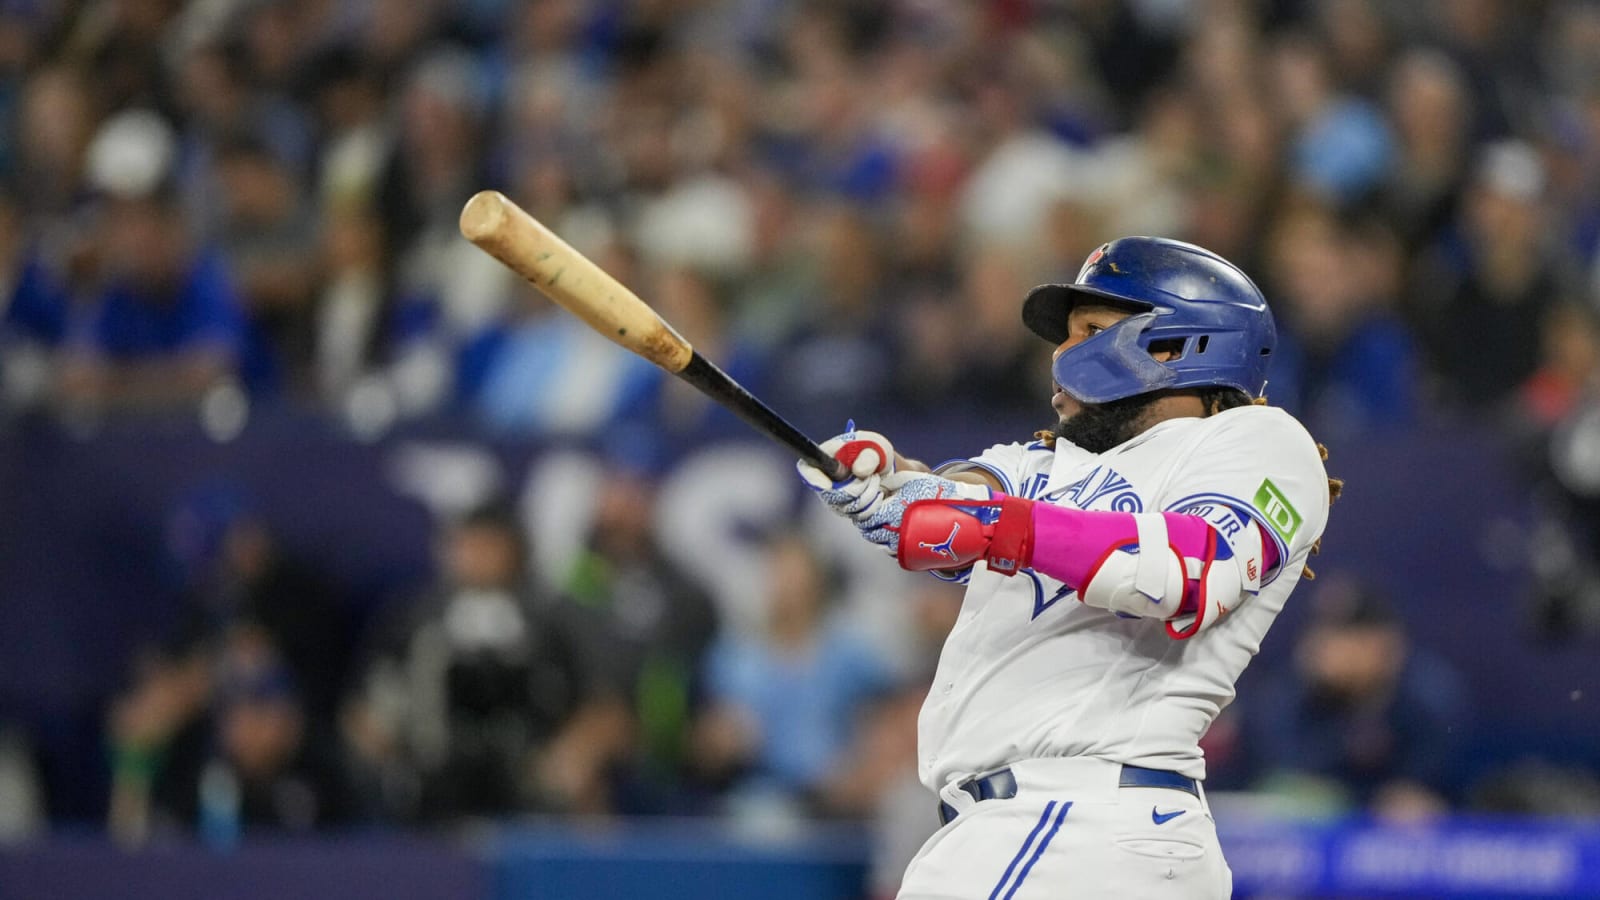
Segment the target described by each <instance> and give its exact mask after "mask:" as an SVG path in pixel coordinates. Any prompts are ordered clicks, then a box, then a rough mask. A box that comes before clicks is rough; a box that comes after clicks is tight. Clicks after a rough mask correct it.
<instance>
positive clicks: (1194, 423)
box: [918, 406, 1328, 791]
mask: <svg viewBox="0 0 1600 900" xmlns="http://www.w3.org/2000/svg"><path fill="white" fill-rule="evenodd" d="M972 469H981V470H983V471H986V472H988V473H990V474H991V475H993V476H994V477H995V478H996V479H998V480H999V482H1000V484H1001V486H1002V487H1001V490H1003V491H1004V492H1005V493H1007V494H1011V495H1013V496H1020V497H1028V498H1031V499H1034V500H1040V501H1045V502H1049V503H1054V504H1057V505H1059V506H1067V507H1073V508H1076V509H1086V510H1116V511H1121V512H1134V513H1137V512H1179V513H1190V514H1194V515H1200V516H1204V517H1205V518H1206V520H1207V521H1208V522H1210V523H1211V524H1212V525H1213V526H1214V527H1215V528H1216V529H1217V530H1218V532H1219V533H1220V534H1221V535H1222V536H1223V537H1224V538H1226V539H1228V540H1229V543H1230V544H1234V546H1235V547H1236V548H1237V547H1238V545H1237V543H1235V541H1236V538H1237V536H1238V535H1240V534H1243V533H1245V532H1244V529H1245V528H1248V527H1250V522H1249V520H1250V519H1253V520H1255V521H1257V522H1259V523H1261V524H1262V525H1263V526H1265V527H1264V528H1263V531H1264V532H1265V533H1266V534H1267V535H1268V536H1269V537H1270V539H1272V540H1273V541H1275V542H1276V543H1277V545H1278V559H1279V560H1280V564H1279V566H1278V568H1277V570H1276V571H1272V572H1265V573H1262V586H1261V590H1260V592H1259V593H1258V594H1257V595H1256V596H1253V597H1249V598H1247V599H1245V600H1244V601H1243V602H1241V603H1239V604H1238V605H1237V607H1236V608H1234V609H1232V610H1231V611H1230V612H1229V613H1228V614H1227V615H1226V616H1224V617H1222V619H1221V620H1219V621H1218V622H1217V623H1216V624H1215V625H1214V626H1213V627H1211V628H1209V629H1207V630H1205V631H1203V632H1201V633H1200V634H1197V635H1195V636H1194V637H1192V638H1189V639H1187V640H1174V639H1172V638H1170V637H1168V636H1167V633H1166V630H1165V628H1164V623H1163V622H1161V621H1158V620H1155V619H1132V618H1119V617H1118V616H1117V615H1115V614H1113V613H1111V612H1107V611H1105V610H1101V609H1096V608H1093V607H1089V606H1085V605H1083V604H1082V603H1079V602H1078V599H1077V595H1076V594H1075V593H1074V592H1073V591H1071V590H1070V589H1068V588H1067V587H1066V586H1065V585H1063V584H1062V583H1061V582H1059V581H1057V580H1055V579H1053V578H1050V577H1048V576H1044V575H1039V574H1037V573H1035V572H1032V571H1027V570H1025V571H1022V572H1019V573H1017V575H1015V576H1014V577H1011V578H1006V577H1003V576H1001V575H998V574H996V573H993V572H990V571H988V569H987V568H986V566H985V564H984V563H982V562H979V563H977V564H976V565H975V566H974V568H973V569H972V573H971V576H970V581H969V583H968V588H967V593H966V598H965V600H964V601H963V603H962V609H961V615H960V617H959V618H958V620H957V622H956V625H955V627H954V629H952V630H951V632H950V635H949V637H948V638H947V639H946V641H945V645H944V650H943V652H942V653H941V654H940V657H939V667H938V671H937V673H936V675H935V677H934V683H933V686H932V688H931V689H930V690H929V692H928V698H927V700H926V701H925V702H924V704H923V707H922V714H921V717H920V719H919V722H918V747H919V753H920V757H921V759H920V763H921V765H920V774H921V778H922V782H923V783H924V784H925V785H927V786H928V787H929V788H931V789H933V790H935V791H937V790H938V789H939V788H940V787H942V786H943V785H945V784H947V783H949V782H950V781H952V780H954V779H960V778H964V777H966V776H969V775H973V774H978V773H984V772H988V771H991V770H994V769H997V768H1000V767H1002V766H1005V765H1009V764H1011V763H1015V762H1018V761H1020V760H1024V759H1035V758H1048V757H1060V756H1088V757H1098V758H1101V759H1106V760H1111V761H1114V762H1119V763H1126V764H1132V765H1138V766H1145V767H1148V768H1153V769H1167V770H1170V771H1174V772H1180V773H1182V774H1184V775H1186V776H1189V777H1191V778H1204V777H1205V760H1204V758H1203V757H1202V755H1201V752H1200V746H1199V741H1200V738H1201V736H1202V735H1204V734H1205V732H1206V729H1207V728H1208V727H1210V725H1211V722H1212V720H1213V719H1215V718H1216V716H1217V713H1219V712H1220V711H1221V710H1222V708H1223V707H1225V706H1227V705H1228V703H1229V702H1230V701H1231V700H1232V699H1233V696H1234V682H1235V681H1236V680H1237V679H1238V677H1239V674H1240V673H1241V672H1243V671H1244V667H1245V665H1246V664H1248V663H1249V661H1250V658H1251V657H1252V656H1254V655H1255V653H1256V651H1257V650H1258V649H1259V648H1260V646H1261V639H1262V637H1263V636H1265V635H1266V633H1267V629H1268V628H1269V627H1270V626H1271V625H1272V622H1273V620H1274V619H1275V618H1277V615H1278V612H1279V611H1280V610H1282V609H1283V604H1284V601H1285V600H1286V599H1288V596H1289V592H1290V591H1291V590H1293V589H1294V585H1295V583H1296V582H1298V581H1299V580H1300V575H1301V573H1302V572H1303V571H1304V568H1305V563H1306V557H1307V556H1308V555H1309V553H1310V552H1311V546H1312V544H1313V543H1314V542H1315V541H1316V540H1317V538H1318V537H1320V536H1321V534H1322V530H1323V527H1324V525H1325V524H1326V523H1327V518H1328V481H1327V473H1326V471H1325V470H1324V468H1323V465H1322V459H1321V457H1320V455H1319V453H1318V451H1317V447H1316V442H1315V441H1313V440H1312V438H1311V436H1310V435H1309V434H1307V432H1306V430H1305V428H1304V427H1303V426H1301V425H1300V423H1299V422H1297V421H1296V420H1295V419H1294V418H1293V417H1292V416H1290V415H1289V414H1287V413H1285V412H1283V411H1282V410H1279V409H1274V408H1271V407H1263V406H1246V407H1241V408H1238V409H1231V410H1227V411H1224V412H1221V413H1218V414H1217V415H1214V416H1210V417H1207V418H1179V419H1170V420H1167V421H1164V422H1161V423H1159V424H1157V425H1156V426H1154V427H1152V428H1150V429H1149V430H1147V431H1145V432H1144V433H1142V434H1140V435H1138V436H1137V437H1135V438H1133V439H1132V440H1129V441H1127V442H1126V443H1123V444H1121V445H1120V446H1117V447H1114V448H1112V449H1111V450H1108V451H1106V452H1105V453H1102V454H1093V453H1089V452H1087V451H1085V450H1082V449H1081V448H1078V447H1076V446H1074V445H1072V444H1070V443H1068V442H1067V441H1064V440H1062V441H1057V442H1056V447H1055V449H1053V450H1052V449H1050V448H1049V447H1046V446H1045V445H1044V444H1043V443H1042V442H1034V443H1031V444H1008V445H1001V446H997V447H993V448H991V449H990V450H988V451H986V452H984V453H983V454H981V455H980V456H978V457H976V458H974V459H972V460H969V461H958V462H956V463H952V464H947V465H946V466H944V467H942V471H945V472H951V471H961V470H972Z"/></svg>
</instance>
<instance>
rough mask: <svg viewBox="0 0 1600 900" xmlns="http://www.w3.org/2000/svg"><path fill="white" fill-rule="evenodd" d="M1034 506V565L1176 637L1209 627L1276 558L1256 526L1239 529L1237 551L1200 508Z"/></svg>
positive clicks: (1089, 600) (1083, 595)
mask: <svg viewBox="0 0 1600 900" xmlns="http://www.w3.org/2000/svg"><path fill="white" fill-rule="evenodd" d="M1032 512H1033V526H1034V536H1033V546H1034V554H1033V568H1034V571H1036V572H1040V573H1042V574H1045V575H1049V576H1050V577H1052V578H1055V579H1058V580H1059V581H1061V582H1063V583H1065V584H1067V585H1069V586H1070V587H1072V588H1073V589H1075V590H1076V591H1077V592H1078V599H1079V600H1081V601H1083V602H1084V603H1085V604H1087V605H1089V606H1094V607H1099V608H1101V609H1106V610H1110V611H1112V612H1115V613H1119V614H1122V615H1128V616H1137V617H1140V618H1157V619H1163V620H1165V621H1166V623H1167V633H1168V634H1170V635H1171V636H1172V637H1174V638H1186V637H1192V636H1193V635H1195V634H1198V633H1199V632H1201V631H1203V630H1204V629H1206V628H1208V627H1210V626H1211V625H1212V624H1214V623H1215V622H1216V621H1217V620H1218V619H1220V618H1221V617H1222V616H1223V615H1225V614H1226V613H1227V611H1228V610H1229V608H1231V607H1233V606H1235V605H1237V604H1238V602H1239V600H1240V599H1242V598H1243V597H1245V596H1248V595H1249V594H1253V593H1255V592H1256V591H1259V590H1260V589H1261V575H1262V573H1264V572H1267V571H1270V570H1271V569H1272V568H1273V567H1274V566H1276V565H1277V546H1276V545H1275V544H1273V542H1272V541H1270V540H1266V539H1265V538H1264V537H1263V535H1262V534H1261V531H1260V528H1259V526H1258V527H1255V528H1247V529H1245V530H1244V532H1243V533H1242V536H1241V540H1240V545H1239V547H1238V548H1237V550H1238V555H1237V556H1236V553H1235V550H1236V548H1235V546H1234V545H1231V544H1229V543H1228V542H1227V541H1225V540H1223V539H1222V537H1221V536H1220V535H1219V534H1218V533H1217V531H1216V529H1215V528H1212V527H1211V525H1210V524H1209V523H1207V522H1206V520H1205V519H1202V518H1201V517H1199V516H1192V515H1184V514H1180V513H1123V512H1089V511H1085V510H1079V509H1071V508H1067V507H1059V506H1050V505H1048V504H1043V503H1039V504H1035V505H1034V507H1033V510H1032ZM1269 557H1270V558H1269Z"/></svg>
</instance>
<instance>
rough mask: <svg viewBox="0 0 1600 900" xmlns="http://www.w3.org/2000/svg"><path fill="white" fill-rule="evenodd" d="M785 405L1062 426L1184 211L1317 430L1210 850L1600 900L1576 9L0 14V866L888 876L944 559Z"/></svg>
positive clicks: (1583, 57)
mask: <svg viewBox="0 0 1600 900" xmlns="http://www.w3.org/2000/svg"><path fill="white" fill-rule="evenodd" d="M489 187H493V188H498V189H501V190H504V191H505V192H507V193H508V194H509V195H511V196H512V197H513V198H515V199H516V200H517V201H519V202H520V203H521V204H523V205H524V206H525V207H526V208H527V209H529V210H530V211H531V212H533V214H534V215H535V216H537V217H538V218H539V219H541V220H542V221H544V222H545V223H547V224H549V225H550V226H551V227H552V228H553V229H554V230H556V231H557V232H558V233H560V234H561V235H563V236H564V237H565V238H567V240H568V241H569V242H571V243H572V244H574V245H575V246H577V247H578V248H579V249H580V250H582V251H583V252H585V253H586V254H588V255H589V256H590V257H591V258H593V259H595V260H596V261H598V262H599V263H600V264H601V265H602V266H603V267H605V268H606V269H607V270H609V271H610V272H612V273H613V274H614V275H616V276H617V277H618V278H619V279H620V280H621V281H622V282H624V283H625V284H628V285H630V286H632V287H634V288H635V289H636V290H637V292H638V293H639V294H640V295H641V296H643V297H645V298H646V299H647V300H648V301H649V302H651V303H652V304H653V305H654V306H656V307H657V308H658V309H660V310H661V311H662V313H663V314H664V315H665V316H666V317H667V318H668V320H669V321H671V322H673V323H674V324H675V325H676V326H677V327H678V328H679V329H680V330H681V331H682V332H683V333H684V334H685V335H686V336H687V337H688V338H689V339H690V340H691V341H692V342H693V343H694V344H695V346H696V347H697V348H698V349H700V350H701V351H702V352H703V353H704V354H705V355H706V356H708V357H709V358H711V359H712V360H714V361H716V362H718V363H719V364H720V365H721V366H722V367H724V368H725V369H727V370H728V371H729V372H730V373H732V374H733V375H734V376H735V377H737V378H738V379H740V380H741V381H742V382H743V383H744V384H746V385H747V386H749V387H750V388H751V389H752V390H753V391H755V392H756V393H757V394H758V395H760V396H762V397H763V398H764V399H766V400H767V401H768V402H769V403H771V404H772V405H773V406H774V407H775V408H777V409H778V410H780V411H782V412H783V413H784V414H785V415H787V416H789V417H790V418H791V419H792V420H793V421H794V422H795V423H796V424H797V425H799V426H801V427H802V428H803V429H805V430H806V431H807V432H808V433H810V434H811V435H813V436H814V437H817V438H819V439H820V438H824V437H827V436H828V435H831V434H834V433H837V432H839V431H841V430H842V429H843V426H844V424H845V422H846V420H847V419H848V418H854V419H855V421H856V422H858V423H860V424H861V425H862V427H870V428H873V429H874V430H878V431H882V432H885V433H887V434H888V435H890V436H891V437H892V438H893V439H894V440H895V442H896V444H897V446H898V447H900V448H901V449H902V450H903V451H904V452H906V453H907V454H908V455H911V456H915V457H919V458H922V459H925V460H927V461H929V462H930V463H933V462H938V461H940V460H942V459H946V458H950V457H953V456H957V455H963V456H964V455H972V454H975V453H976V452H978V451H980V450H981V449H983V448H985V447H987V446H989V445H990V444H993V443H1000V442H1009V441H1012V440H1017V439H1020V438H1023V437H1025V436H1027V435H1029V434H1030V433H1031V432H1032V431H1033V430H1034V429H1036V428H1039V427H1045V426H1047V425H1048V424H1050V421H1051V419H1052V417H1053V412H1052V410H1051V409H1050V406H1049V394H1050V387H1049V374H1048V360H1049V350H1050V348H1049V347H1047V346H1045V345H1044V344H1043V343H1042V342H1040V341H1038V340H1037V339H1036V338H1034V337H1032V336H1031V335H1030V334H1029V333H1028V332H1027V331H1026V330H1025V329H1024V328H1023V327H1022V326H1021V323H1020V321H1019V313H1018V311H1019V308H1020V302H1021V299H1022V297H1023V295H1024V293H1025V292H1026V290H1027V289H1028V288H1029V287H1031V286H1032V285H1034V284H1038V283H1043V282H1048V281H1061V280H1070V279H1071V278H1072V277H1073V276H1074V275H1075V273H1076V271H1077V269H1078V266H1079V264H1080V263H1081V261H1082V260H1083V258H1084V257H1085V256H1086V255H1087V254H1088V253H1089V252H1090V251H1091V250H1093V249H1094V248H1095V247H1096V246H1098V245H1099V244H1100V243H1102V242H1104V241H1105V240H1108V239H1110V238H1112V237H1115V236H1119V235H1125V234H1157V235H1168V236H1175V237H1180V238H1183V239H1187V240H1190V241H1194V242H1196V243H1199V244H1201V245H1203V246H1206V247H1208V248H1210V249H1213V250H1215V251H1217V252H1219V253H1221V254H1223V255H1224V256H1227V257H1228V258H1230V259H1232V260H1235V261H1236V262H1238V263H1240V264H1242V265H1243V266H1244V268H1245V269H1246V270H1247V271H1249V272H1250V273H1252V274H1253V275H1254V276H1255V277H1256V278H1257V280H1258V281H1259V282H1260V283H1261V285H1262V286H1263V288H1264V289H1265V291H1266V293H1267V295H1268V297H1269V298H1270V300H1271V303H1272V305H1273V309H1274V312H1275V314H1276V316H1277V321H1278V328H1279V350H1278V352H1277V353H1276V354H1275V356H1274V361H1275V362H1274V369H1273V371H1272V373H1271V378H1270V382H1269V384H1268V389H1267V391H1268V396H1269V399H1270V400H1271V402H1272V403H1274V404H1276V405H1279V406H1282V407H1285V408H1286V409H1288V410H1290V411H1292V412H1293V413H1295V414H1296V415H1298V416H1299V417H1301V419H1302V420H1303V421H1304V422H1305V423H1306V424H1307V426H1308V427H1309V428H1310V429H1311V431H1312V433H1313V434H1314V435H1316V436H1317V437H1318V439H1320V440H1321V441H1323V442H1325V443H1326V444H1327V445H1328V447H1329V448H1330V450H1331V451H1332V455H1331V457H1330V460H1329V463H1328V468H1329V471H1330V472H1331V473H1332V474H1334V475H1337V476H1341V477H1343V478H1344V479H1345V480H1346V492H1345V497H1344V498H1343V499H1342V500H1341V501H1340V503H1339V504H1338V505H1337V506H1336V507H1335V508H1334V510H1333V514H1332V522H1331V524H1330V526H1329V529H1328V532H1327V536H1326V540H1325V542H1324V543H1325V553H1324V554H1323V555H1322V556H1321V557H1319V558H1318V559H1316V560H1314V561H1313V562H1314V568H1315V569H1316V570H1317V575H1318V577H1317V579H1316V581H1315V582H1314V583H1307V584H1305V585H1303V586H1302V587H1301V588H1300V589H1299V590H1298V591H1297V592H1296V594H1295V597H1294V599H1293V601H1292V602H1291V604H1290V607H1289V609H1288V610H1287V611H1286V612H1285V614H1284V616H1283V617H1282V618H1281V619H1280V621H1279V625H1278V627H1277V628H1276V629H1275V630H1274V632H1273V634H1272V635H1271V636H1270V637H1269V639H1268V642H1267V645H1266V647H1265V648H1264V649H1263V652H1262V654H1261V656H1260V658H1259V659H1258V660H1257V661H1256V662H1255V663H1254V664H1253V665H1252V666H1251V668H1250V669H1249V670H1248V671H1247V672H1246V674H1245V677H1244V679H1243V681H1242V682H1241V685H1240V698H1239V700H1238V701H1237V702H1236V703H1235V704H1234V706H1233V707H1231V708H1230V709H1228V710H1227V711H1226V712H1225V713H1224V714H1223V716H1222V718H1221V719H1219V721H1218V722H1217V724H1216V726H1215V727H1214V728H1213V729H1212V731H1211V733H1210V734H1209V735H1208V736H1207V739H1206V745H1207V746H1206V749H1207V755H1208V760H1209V762H1208V766H1209V772H1210V777H1209V778H1208V781H1207V785H1208V788H1209V789H1210V790H1211V791H1212V797H1213V802H1214V805H1215V807H1216V809H1217V814H1218V820H1219V827H1220V829H1221V831H1222V834H1223V841H1224V846H1225V847H1226V848H1227V849H1228V852H1229V858H1230V862H1231V863H1232V865H1233V868H1234V871H1235V874H1236V880H1237V883H1238V888H1239V894H1240V896H1261V897H1324V896H1328V897H1331V896H1343V897H1349V896H1378V895H1381V896H1415V897H1445V896H1552V897H1554V896H1600V715H1597V712H1596V704H1597V703H1600V684H1597V678H1596V674H1595V668H1596V663H1595V660H1596V650H1597V649H1600V556H1597V550H1600V4H1595V3H1592V2H1584V0H1392V2H1385V0H1127V2H1115V0H1057V2H1047V0H995V2H983V3H977V2H952V0H892V2H867V0H792V2H791V0H532V2H515V0H463V2H444V0H359V2H340V0H284V2H266V0H194V2H188V3H183V2H177V0H82V2H72V0H11V2H3V3H0V510H3V516H4V518H3V521H4V525H3V526H0V896H4V897H29V898H36V897H79V896H82V897H106V896H118V897H132V896H161V897H190V896H193V897H217V896H228V897H241V898H247V897H256V896H261V897H302V896H304V897H321V896H330V895H335V894H336V895H338V896H343V897H367V896H372V897H409V896H415V897H436V896H437V897H482V898H512V897H529V896H613V895H615V896H652V897H678V896H683V897H695V896H708V895H720V896H767V897H790V896H792V897H839V898H852V897H891V896H893V893H894V891H895V889H896V887H897V886H898V879H899V874H900V871H901V870H902V868H903V867H904V865H905V863H906V861H907V860H908V859H909V857H910V855H911V854H912V853H913V852H914V851H915V849H916V847H917V846H918V845H919V844H920V843H921V841H922V840H923V839H924V838H925V837H926V836H927V835H928V834H930V833H931V832H932V830H933V827H934V825H935V819H934V810H933V805H934V804H933V798H932V796H931V795H930V794H929V793H928V792H926V790H925V789H923V788H922V787H921V786H920V785H918V784H917V782H916V778H915V722H916V713H917V709H918V706H919V704H920V702H921V696H922V694H923V693H924V691H925V690H926V685H927V682H928V679H929V678H930V675H931V671H932V665H933V662H934V660H935V658H936V656H937V652H938V648H939V646H940V643H941V641H942V639H943V635H944V633H945V631H946V630H947V629H948V627H949V625H950V623H951V622H952V621H953V619H954V616H955V614H956V612H957V610H958V607H959V603H960V595H959V592H958V589H955V588H951V587H950V586H947V585H943V584H941V583H939V582H937V581H934V580H932V579H924V578H915V577H911V576H907V575H905V574H904V573H901V572H899V571H898V570H897V569H896V568H895V567H894V566H893V564H892V563H890V561H889V560H887V559H884V558H882V557H880V556H878V555H877V553H876V551H874V550H873V549H872V548H870V547H867V546H866V545H865V544H862V543H861V542H860V541H859V540H858V539H857V537H856V535H855V533H854V531H853V530H852V529H851V528H849V526H848V525H846V524H845V523H842V522H839V521H836V520H833V519H831V518H830V517H829V516H828V515H827V514H826V513H825V512H824V511H823V509H822V507H821V506H820V505H819V504H817V503H816V502H815V501H814V500H812V499H811V498H810V497H809V496H806V495H805V492H804V491H802V490H801V489H800V487H799V484H798V481H797V479H796V478H795V477H794V473H793V469H792V461H791V460H789V459H787V458H786V457H784V455H783V454H782V453H780V452H778V451H776V450H774V449H773V448H771V447H769V446H767V445H766V444H764V443H762V442H761V441H760V439H759V438H756V437H753V436H752V435H751V434H750V433H748V432H747V431H746V430H745V429H744V427H743V426H742V425H740V424H739V423H738V422H737V421H736V420H734V419H732V418H731V417H730V416H729V415H728V414H726V413H724V412H721V411H720V410H718V409H716V408H714V407H713V406H711V405H710V404H709V403H708V402H707V401H705V400H703V399H702V398H700V397H699V396H698V395H696V394H694V393H693V392H692V391H690V390H688V389H687V388H686V387H685V386H683V385H680V384H677V383H674V382H673V381H672V380H671V379H669V378H667V377H666V376H664V375H663V374H662V373H661V372H659V371H658V370H656V369H654V368H652V367H650V366H649V365H648V364H645V363H642V362H641V361H639V360H638V359H636V358H634V357H632V356H630V355H628V354H626V353H624V352H622V351H621V350H618V349H616V348H614V347H612V346H611V345H610V344H608V343H606V342H605V341H604V340H602V339H601V338H599V337H597V336H596V335H595V334H593V333H592V332H590V331H589V330H588V329H587V328H586V327H585V326H583V325H581V324H579V323H578V322H577V321H576V320H575V319H573V318H571V317H570V316H568V315H566V314H565V313H562V312H561V311H560V310H558V309H556V308H554V307H553V306H551V305H550V304H549V303H548V302H547V301H545V300H543V299H542V298H541V297H540V296H538V295H537V294H536V293H534V292H533V291H531V290H530V289H529V288H528V287H527V286H526V285H524V284H522V283H520V282H518V281H517V280H515V279H514V278H513V277H511V276H510V275H509V274H508V273H507V272H506V271H504V270H503V269H501V268H500V267H499V266H498V264H497V263H495V262H493V261H492V260H491V259H490V258H489V257H487V256H485V255H483V254H482V253H480V252H479V251H477V250H476V249H475V248H473V247H471V246H470V245H469V244H467V243H466V242H465V241H463V240H462V239H460V237H459V235H458V233H457V231H456V216H457V214H458V212H459V210H460V208H461V205H462V203H463V202H464V201H465V199H466V198H467V197H468V196H470V195H471V194H472V193H473V192H475V191H477V190H479V189H482V188H489Z"/></svg>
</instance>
